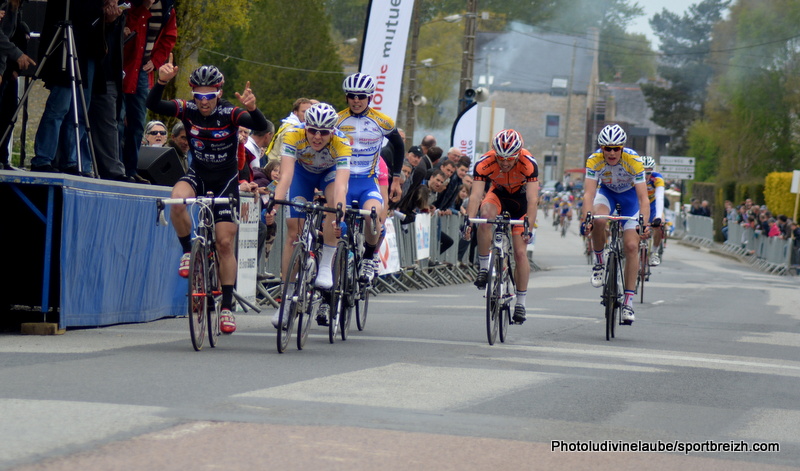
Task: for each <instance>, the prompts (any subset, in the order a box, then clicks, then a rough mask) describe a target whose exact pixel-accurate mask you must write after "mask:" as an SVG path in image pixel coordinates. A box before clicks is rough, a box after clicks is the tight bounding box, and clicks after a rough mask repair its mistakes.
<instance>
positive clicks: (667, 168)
mask: <svg viewBox="0 0 800 471" xmlns="http://www.w3.org/2000/svg"><path fill="white" fill-rule="evenodd" d="M658 172H659V173H661V174H662V175H663V174H664V173H674V172H678V173H694V165H662V166H660V167H659V168H658Z"/></svg>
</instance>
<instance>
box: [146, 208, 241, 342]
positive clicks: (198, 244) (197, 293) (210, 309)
mask: <svg viewBox="0 0 800 471" xmlns="http://www.w3.org/2000/svg"><path fill="white" fill-rule="evenodd" d="M236 203H237V202H236V200H235V199H233V198H215V197H214V195H213V194H212V193H210V192H209V193H208V194H207V195H206V196H198V197H194V198H162V199H159V200H156V208H157V217H156V219H157V223H158V224H160V225H164V226H166V225H167V221H166V218H165V217H164V209H165V206H166V205H168V204H183V205H188V206H190V207H192V208H195V207H197V208H198V210H197V223H196V224H195V225H194V231H193V232H194V238H193V240H192V251H191V257H190V263H189V267H190V268H189V270H190V273H189V279H188V285H189V291H188V302H187V304H188V316H189V332H190V334H191V339H192V346H193V347H194V349H195V350H196V351H200V350H201V349H202V348H203V339H204V337H205V331H206V321H207V322H208V341H209V344H210V345H211V347H212V348H213V347H216V344H217V340H218V338H219V336H220V328H219V315H220V305H219V297H220V296H221V294H222V291H221V285H220V278H219V264H218V260H219V259H218V256H217V248H216V233H215V231H214V224H215V222H214V213H213V210H212V209H213V206H214V205H215V204H230V205H231V207H232V208H234V207H235V206H236ZM191 213H192V211H190V214H191ZM233 215H234V221H236V211H235V210H233Z"/></svg>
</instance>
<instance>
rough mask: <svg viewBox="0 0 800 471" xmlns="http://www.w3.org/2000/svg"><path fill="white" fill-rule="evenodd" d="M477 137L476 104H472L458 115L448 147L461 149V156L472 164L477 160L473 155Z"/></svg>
mask: <svg viewBox="0 0 800 471" xmlns="http://www.w3.org/2000/svg"><path fill="white" fill-rule="evenodd" d="M477 135H478V103H476V102H473V103H471V104H470V105H469V106H467V108H466V109H464V111H462V112H461V114H459V115H458V117H457V118H456V122H455V123H453V131H452V132H451V134H450V141H451V144H450V146H451V147H456V148H458V149H461V154H462V155H466V156H467V157H469V160H470V161H471V162H472V163H473V164H474V163H475V160H476V158H477V156H476V155H475V145H476V144H477V143H478V139H477V137H478V136H477ZM470 170H472V169H470ZM470 173H471V172H470Z"/></svg>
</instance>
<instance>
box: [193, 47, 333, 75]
mask: <svg viewBox="0 0 800 471" xmlns="http://www.w3.org/2000/svg"><path fill="white" fill-rule="evenodd" d="M198 49H199V50H201V51H203V52H207V53H209V54H216V55H218V56H222V57H224V58H225V59H224V60H228V59H236V60H238V61H241V62H247V63H250V64H255V65H261V66H264V67H271V68H273V69H281V70H294V71H297V72H315V73H319V74H337V75H345V73H344V72H341V71H335V70H314V69H301V68H298V67H286V66H283V65H275V64H267V63H266V62H257V61H253V60H250V59H244V58H242V57H236V56H232V55H230V54H225V53H224V52H218V51H212V50H210V49H206V48H203V47H200V48H198Z"/></svg>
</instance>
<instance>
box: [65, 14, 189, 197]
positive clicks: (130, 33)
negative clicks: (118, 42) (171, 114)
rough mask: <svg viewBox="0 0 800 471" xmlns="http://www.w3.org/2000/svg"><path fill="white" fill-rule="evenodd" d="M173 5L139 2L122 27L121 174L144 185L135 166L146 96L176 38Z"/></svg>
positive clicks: (137, 157) (145, 111)
mask: <svg viewBox="0 0 800 471" xmlns="http://www.w3.org/2000/svg"><path fill="white" fill-rule="evenodd" d="M73 2H74V0H73ZM174 3H175V2H174V0H142V2H141V4H140V5H139V6H135V7H134V8H132V9H130V10H129V11H128V18H127V22H126V24H125V46H124V51H123V70H124V71H125V75H124V78H123V80H122V91H123V97H124V110H123V111H122V113H123V116H124V122H125V127H124V130H123V137H122V139H121V140H122V143H123V147H122V162H123V163H124V164H125V173H126V174H127V175H128V176H129V177H132V178H134V179H135V180H136V181H138V182H140V183H145V182H146V180H145V179H144V178H142V177H141V176H139V175H138V173H137V166H138V163H139V146H140V145H141V143H142V134H143V133H144V130H145V119H146V114H147V107H146V106H145V102H146V100H147V94H148V93H149V92H150V89H151V88H152V87H153V83H154V80H155V71H156V70H158V68H159V67H161V66H162V65H164V63H165V62H167V59H168V57H169V55H170V53H171V52H172V48H173V47H175V42H176V41H177V39H178V28H177V26H176V23H175V9H174V8H173V7H172V6H173V4H174ZM165 130H166V128H165ZM165 137H166V136H165ZM165 140H166V139H165Z"/></svg>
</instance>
